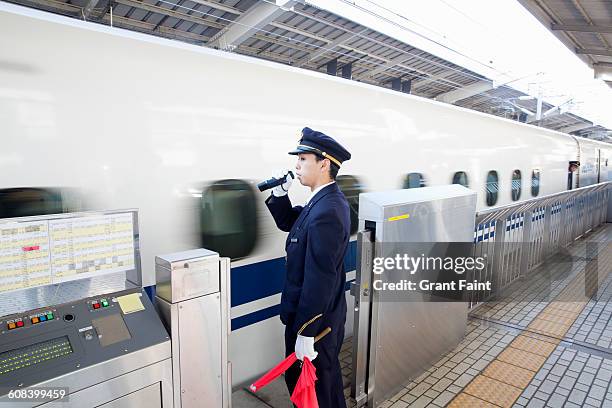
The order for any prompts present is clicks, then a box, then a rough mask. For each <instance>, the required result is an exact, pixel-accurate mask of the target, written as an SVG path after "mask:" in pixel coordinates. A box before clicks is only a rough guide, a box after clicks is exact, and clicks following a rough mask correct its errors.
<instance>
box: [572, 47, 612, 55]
mask: <svg viewBox="0 0 612 408" xmlns="http://www.w3.org/2000/svg"><path fill="white" fill-rule="evenodd" d="M576 54H589V55H601V56H605V57H612V48H576Z"/></svg>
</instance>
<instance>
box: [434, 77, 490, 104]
mask: <svg viewBox="0 0 612 408" xmlns="http://www.w3.org/2000/svg"><path fill="white" fill-rule="evenodd" d="M493 88H495V84H494V83H493V81H489V80H482V81H478V82H476V83H473V84H471V85H468V86H465V87H463V88H459V89H455V90H452V91H449V92H445V93H443V94H440V95H438V96H436V98H435V99H436V100H437V101H440V102H446V103H455V102H457V101H460V100H462V99H466V98H469V97H470V96H474V95H478V94H480V93H483V92H486V91H489V90H491V89H493Z"/></svg>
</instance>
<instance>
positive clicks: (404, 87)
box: [402, 79, 412, 94]
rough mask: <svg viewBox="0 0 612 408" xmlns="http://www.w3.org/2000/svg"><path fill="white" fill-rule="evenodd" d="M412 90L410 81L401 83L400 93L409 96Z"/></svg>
mask: <svg viewBox="0 0 612 408" xmlns="http://www.w3.org/2000/svg"><path fill="white" fill-rule="evenodd" d="M411 90H412V79H408V80H406V81H402V92H403V93H407V94H409V93H410V91H411Z"/></svg>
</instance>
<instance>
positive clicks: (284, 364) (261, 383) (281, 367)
mask: <svg viewBox="0 0 612 408" xmlns="http://www.w3.org/2000/svg"><path fill="white" fill-rule="evenodd" d="M296 361H297V357H296V356H295V352H293V353H291V354H289V357H287V358H286V359H284V360H283V361H281V362H280V363H279V364H278V365H277V366H276V367H274V368H272V369H271V370H270V371H268V372H267V373H266V374H265V375H264V376H263V377H261V378H260V379H259V380H257V381H255V382H254V383H253V384H251V385H250V386H249V389H250V390H251V391H253V392H256V391H257V390H259V389H260V388H262V387H265V386H266V385H268V384H269V383H271V382H272V381H274V379H275V378H276V377H278V376H279V375H281V374H282V373H284V372H285V371H287V370H288V369H289V367H291V366H292V365H293V363H295V362H296Z"/></svg>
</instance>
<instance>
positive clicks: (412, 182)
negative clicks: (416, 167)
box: [402, 173, 426, 188]
mask: <svg viewBox="0 0 612 408" xmlns="http://www.w3.org/2000/svg"><path fill="white" fill-rule="evenodd" d="M425 186H426V183H425V177H423V175H422V174H421V173H409V174H407V175H406V177H405V178H404V184H403V185H402V188H419V187H425Z"/></svg>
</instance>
